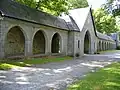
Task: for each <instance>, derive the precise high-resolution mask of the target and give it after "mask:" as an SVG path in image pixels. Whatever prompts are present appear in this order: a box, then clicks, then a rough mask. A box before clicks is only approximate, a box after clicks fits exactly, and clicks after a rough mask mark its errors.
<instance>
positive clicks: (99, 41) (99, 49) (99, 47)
mask: <svg viewBox="0 0 120 90" xmlns="http://www.w3.org/2000/svg"><path fill="white" fill-rule="evenodd" d="M99 51H101V41H99Z"/></svg>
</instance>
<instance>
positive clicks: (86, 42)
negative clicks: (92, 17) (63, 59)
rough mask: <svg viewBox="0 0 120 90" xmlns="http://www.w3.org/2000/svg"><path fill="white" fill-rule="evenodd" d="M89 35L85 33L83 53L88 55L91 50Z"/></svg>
mask: <svg viewBox="0 0 120 90" xmlns="http://www.w3.org/2000/svg"><path fill="white" fill-rule="evenodd" d="M90 44H91V40H90V33H89V32H88V31H87V32H86V34H85V37H84V53H85V54H89V53H90V50H91V45H90Z"/></svg>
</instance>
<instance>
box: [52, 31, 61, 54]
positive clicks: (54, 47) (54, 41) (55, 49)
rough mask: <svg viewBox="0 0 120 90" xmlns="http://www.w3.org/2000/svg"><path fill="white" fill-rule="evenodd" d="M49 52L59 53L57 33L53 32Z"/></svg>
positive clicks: (58, 36)
mask: <svg viewBox="0 0 120 90" xmlns="http://www.w3.org/2000/svg"><path fill="white" fill-rule="evenodd" d="M51 52H52V53H60V35H59V34H58V33H55V34H54V35H53V37H52V45H51Z"/></svg>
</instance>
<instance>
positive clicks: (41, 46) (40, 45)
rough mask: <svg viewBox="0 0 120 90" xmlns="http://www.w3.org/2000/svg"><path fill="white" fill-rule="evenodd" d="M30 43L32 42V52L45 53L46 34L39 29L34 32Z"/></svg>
mask: <svg viewBox="0 0 120 90" xmlns="http://www.w3.org/2000/svg"><path fill="white" fill-rule="evenodd" d="M32 43H33V45H32V47H33V48H32V51H33V54H45V49H46V36H45V33H44V32H43V31H41V30H39V31H37V32H35V34H34V36H33V42H32Z"/></svg>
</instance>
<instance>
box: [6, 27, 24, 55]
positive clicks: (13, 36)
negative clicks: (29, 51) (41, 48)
mask: <svg viewBox="0 0 120 90" xmlns="http://www.w3.org/2000/svg"><path fill="white" fill-rule="evenodd" d="M25 40H26V35H25V33H24V32H23V29H22V28H21V27H20V26H13V27H11V28H10V29H9V30H8V32H7V33H6V36H5V56H16V55H24V53H25Z"/></svg>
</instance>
